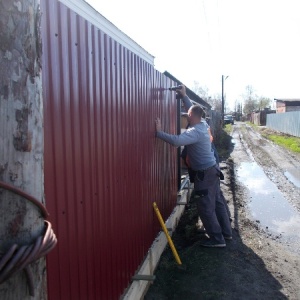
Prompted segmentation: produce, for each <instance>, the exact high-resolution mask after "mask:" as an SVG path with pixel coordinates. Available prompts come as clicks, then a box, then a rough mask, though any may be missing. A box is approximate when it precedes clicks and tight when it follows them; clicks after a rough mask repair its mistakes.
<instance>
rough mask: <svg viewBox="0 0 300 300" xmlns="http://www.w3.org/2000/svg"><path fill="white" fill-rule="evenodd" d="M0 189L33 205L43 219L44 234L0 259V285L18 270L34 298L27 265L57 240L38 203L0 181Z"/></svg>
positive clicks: (43, 209) (11, 248)
mask: <svg viewBox="0 0 300 300" xmlns="http://www.w3.org/2000/svg"><path fill="white" fill-rule="evenodd" d="M0 188H3V189H6V190H9V191H11V192H14V193H16V194H18V195H20V196H22V197H24V198H26V199H27V200H29V201H30V202H32V203H33V204H35V205H36V206H37V207H38V208H39V209H40V210H41V212H42V214H43V216H44V219H45V220H44V222H45V230H44V233H43V235H41V236H39V237H38V238H37V239H36V240H35V242H34V243H32V244H30V245H22V246H19V245H17V244H13V245H12V246H11V247H10V249H9V250H8V251H7V252H6V253H5V254H4V255H3V256H2V257H0V284H1V283H3V282H4V281H5V280H7V279H8V278H10V277H11V276H12V275H14V274H15V273H17V272H19V271H20V270H24V272H25V275H26V279H27V283H28V286H29V293H30V295H31V296H34V286H33V282H32V274H31V271H30V269H29V268H28V265H29V264H30V263H32V262H33V261H35V260H38V259H39V258H41V257H42V256H45V255H46V254H48V253H49V252H50V251H51V250H52V249H53V248H54V247H55V245H56V244H57V238H56V236H55V234H54V232H53V230H52V226H51V223H50V222H49V221H47V220H46V219H47V218H48V216H49V213H48V211H47V209H46V208H45V206H44V205H43V204H42V203H41V202H40V201H38V200H37V199H35V198H34V197H32V196H30V195H29V194H27V193H25V192H24V191H22V190H20V189H18V188H16V187H14V186H11V185H9V184H7V183H4V182H2V181H0Z"/></svg>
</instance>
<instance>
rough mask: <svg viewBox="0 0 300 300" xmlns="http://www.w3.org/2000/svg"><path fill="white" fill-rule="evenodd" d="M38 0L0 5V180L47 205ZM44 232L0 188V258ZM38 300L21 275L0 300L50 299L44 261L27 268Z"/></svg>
mask: <svg viewBox="0 0 300 300" xmlns="http://www.w3.org/2000/svg"><path fill="white" fill-rule="evenodd" d="M39 5H40V3H39V0H37V1H34V0H23V1H12V0H1V1H0V180H1V181H3V182H5V183H8V184H10V185H13V186H16V187H18V188H19V189H21V190H23V191H25V192H26V193H28V194H30V195H32V196H33V197H35V198H36V199H38V200H41V201H43V198H44V183H43V101H42V86H41V82H42V78H41V65H40V58H41V39H40V18H41V16H40V12H39ZM43 229H44V219H43V218H42V217H41V213H40V211H39V210H38V209H37V208H36V207H35V206H34V205H32V204H31V203H29V202H28V201H27V200H25V199H24V198H22V197H20V196H17V195H15V194H14V193H12V192H8V191H6V190H3V189H0V256H3V254H5V253H6V251H7V249H9V247H10V246H11V245H12V244H13V243H17V244H18V245H24V244H25V245H26V244H29V243H32V242H33V241H34V240H35V239H36V237H37V236H38V235H40V234H41V233H42V231H43ZM29 268H31V271H32V273H33V284H34V289H35V297H31V296H30V295H29V293H28V286H27V282H26V280H25V276H24V273H23V272H19V273H18V274H16V275H14V276H12V277H11V278H10V279H8V280H7V281H6V282H4V283H2V284H1V285H0V299H46V298H47V296H46V295H45V294H46V287H45V285H46V279H45V277H46V275H45V261H44V259H40V260H39V261H37V262H34V263H33V264H31V265H30V266H29Z"/></svg>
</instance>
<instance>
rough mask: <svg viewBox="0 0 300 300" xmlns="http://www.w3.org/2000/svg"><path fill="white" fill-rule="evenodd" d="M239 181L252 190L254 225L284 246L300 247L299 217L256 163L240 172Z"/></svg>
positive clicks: (250, 206) (251, 201)
mask: <svg viewBox="0 0 300 300" xmlns="http://www.w3.org/2000/svg"><path fill="white" fill-rule="evenodd" d="M237 178H238V180H239V181H240V182H242V183H243V184H244V185H245V186H246V187H247V188H248V190H249V196H250V203H249V205H248V207H249V209H250V212H251V214H252V216H253V218H254V220H255V221H258V222H259V225H260V226H261V227H262V228H263V229H265V230H266V231H267V232H270V233H272V234H273V235H274V234H275V235H277V236H280V237H281V238H282V240H283V241H284V242H287V243H293V244H295V243H296V244H297V245H298V246H297V247H296V248H298V251H299V249H300V248H299V245H300V217H299V213H298V212H297V211H296V209H295V208H294V207H293V206H292V205H291V204H290V203H289V202H288V201H287V200H286V199H285V198H284V197H283V195H282V193H281V192H280V191H279V190H278V188H277V186H276V185H275V184H274V183H273V182H272V181H270V179H269V178H268V177H267V176H266V174H265V173H264V171H263V170H262V169H261V167H260V166H259V165H258V164H257V163H256V162H244V163H242V164H241V166H240V167H239V168H238V169H237Z"/></svg>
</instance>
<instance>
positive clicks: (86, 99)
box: [41, 0, 177, 300]
mask: <svg viewBox="0 0 300 300" xmlns="http://www.w3.org/2000/svg"><path fill="white" fill-rule="evenodd" d="M41 10H42V41H43V61H42V68H43V91H44V120H45V123H44V126H45V193H46V196H45V197H46V206H47V209H48V211H49V212H50V220H51V222H52V224H53V227H54V231H55V232H56V234H57V237H58V245H57V247H56V248H55V249H54V250H53V251H52V252H51V253H50V254H49V256H48V258H47V275H48V296H49V299H50V300H58V299H64V300H66V299H72V300H74V299H85V300H86V299H109V300H111V299H118V298H119V297H120V295H121V294H122V293H123V292H124V289H125V288H126V287H127V286H128V284H129V283H130V280H131V277H132V276H133V275H134V272H135V271H136V269H137V268H138V266H139V264H140V263H141V262H142V259H143V258H144V256H145V255H146V253H147V250H148V248H149V246H150V245H151V244H152V241H153V240H154V238H155V236H156V235H157V233H158V231H159V230H160V227H159V223H158V221H157V219H156V216H155V213H154V211H153V208H152V203H153V202H154V201H156V202H157V204H158V206H159V208H160V210H161V213H162V215H163V217H164V218H167V217H168V216H169V214H170V212H171V211H172V209H173V207H174V206H175V201H176V191H177V166H176V149H175V148H172V147H170V146H169V145H167V144H165V143H163V142H162V141H159V140H157V139H155V137H154V119H155V117H156V116H160V117H162V120H163V126H164V127H165V128H166V129H167V130H168V131H171V132H174V133H175V131H176V100H175V97H174V95H173V94H172V93H171V92H169V91H164V90H163V88H165V87H168V86H170V85H171V83H172V82H171V81H170V80H169V79H167V78H166V77H165V76H164V75H162V74H161V73H159V72H158V71H156V70H155V69H154V67H153V66H152V65H151V64H149V63H147V62H145V61H144V60H142V59H141V58H140V57H139V56H137V55H136V54H134V53H132V52H130V51H129V50H128V49H126V48H125V47H123V46H122V45H121V44H119V43H117V42H116V41H114V40H113V39H112V38H110V37H109V36H108V35H106V34H105V33H104V32H102V31H101V30H100V29H98V28H96V27H95V26H94V25H92V24H91V23H89V22H88V21H87V20H85V19H83V18H82V17H80V16H79V15H77V14H76V13H74V12H73V11H72V10H70V9H69V8H68V7H66V6H65V5H63V4H62V3H60V2H59V1H57V0H51V1H48V0H42V1H41Z"/></svg>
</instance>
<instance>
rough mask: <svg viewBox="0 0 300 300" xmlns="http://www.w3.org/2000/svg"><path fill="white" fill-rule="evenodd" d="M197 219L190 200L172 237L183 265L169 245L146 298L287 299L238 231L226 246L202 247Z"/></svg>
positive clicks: (162, 299)
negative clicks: (179, 263) (176, 258)
mask: <svg viewBox="0 0 300 300" xmlns="http://www.w3.org/2000/svg"><path fill="white" fill-rule="evenodd" d="M197 219H198V216H197V210H196V205H195V203H193V202H191V203H190V204H189V205H188V206H187V209H186V210H185V213H184V214H183V216H182V218H181V219H180V222H179V224H178V227H177V229H176V231H175V232H174V234H173V236H172V240H173V242H174V245H175V247H176V249H177V252H178V255H179V257H180V259H181V261H182V265H178V264H177V263H176V261H175V258H174V256H173V253H172V251H171V249H170V247H169V246H168V247H167V248H166V250H165V251H164V253H163V255H162V257H161V260H160V263H159V266H158V268H157V270H156V272H155V275H156V279H155V281H154V283H153V284H152V285H151V286H150V288H149V290H148V292H147V294H146V296H145V298H144V299H145V300H164V299H168V300H171V299H172V300H176V299H178V300H179V299H180V300H182V299H186V300H196V299H230V300H232V299H287V298H286V297H285V296H284V295H283V294H282V293H281V291H280V290H281V288H282V286H281V285H280V283H279V282H278V281H277V280H276V279H275V278H274V277H273V276H272V275H271V274H270V273H269V272H268V270H267V269H266V268H265V265H264V263H263V261H262V260H261V259H260V258H259V257H258V256H257V255H256V254H255V253H254V252H253V251H252V250H251V249H250V248H248V247H247V246H245V245H244V244H243V241H242V240H241V238H240V236H239V233H238V230H234V231H233V240H232V241H229V242H227V247H226V248H219V249H218V248H203V247H201V246H200V245H199V240H200V239H201V238H203V234H199V233H198V232H197V229H196V226H195V224H196V222H197ZM249 226H251V224H249ZM236 228H237V227H236Z"/></svg>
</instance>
